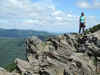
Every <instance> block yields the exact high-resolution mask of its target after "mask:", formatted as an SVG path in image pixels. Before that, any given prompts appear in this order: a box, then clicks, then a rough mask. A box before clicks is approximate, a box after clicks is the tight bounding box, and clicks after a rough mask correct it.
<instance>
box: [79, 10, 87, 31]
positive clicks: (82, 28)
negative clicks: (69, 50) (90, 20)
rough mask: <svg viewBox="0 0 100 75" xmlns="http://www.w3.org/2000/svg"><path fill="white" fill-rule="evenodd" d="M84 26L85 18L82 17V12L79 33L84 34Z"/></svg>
mask: <svg viewBox="0 0 100 75" xmlns="http://www.w3.org/2000/svg"><path fill="white" fill-rule="evenodd" d="M85 24H86V16H85V15H84V12H82V13H81V16H80V25H79V33H81V30H82V32H83V33H84V30H85V27H86V26H85Z"/></svg>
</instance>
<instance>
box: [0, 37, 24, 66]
mask: <svg viewBox="0 0 100 75" xmlns="http://www.w3.org/2000/svg"><path fill="white" fill-rule="evenodd" d="M15 58H21V59H25V47H24V39H23V38H0V66H2V67H4V66H5V65H6V64H9V63H11V62H12V61H14V60H15Z"/></svg>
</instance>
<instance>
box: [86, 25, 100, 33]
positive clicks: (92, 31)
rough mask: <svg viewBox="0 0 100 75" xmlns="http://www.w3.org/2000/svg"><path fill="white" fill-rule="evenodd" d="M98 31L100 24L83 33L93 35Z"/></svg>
mask: <svg viewBox="0 0 100 75" xmlns="http://www.w3.org/2000/svg"><path fill="white" fill-rule="evenodd" d="M98 30H100V24H98V25H95V26H93V27H92V28H89V29H87V30H86V31H85V33H94V32H96V31H98Z"/></svg>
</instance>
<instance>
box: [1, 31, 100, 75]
mask: <svg viewBox="0 0 100 75" xmlns="http://www.w3.org/2000/svg"><path fill="white" fill-rule="evenodd" d="M25 47H26V58H27V60H22V59H19V58H17V59H16V60H15V63H16V69H15V70H14V71H12V72H11V73H10V72H7V71H6V70H5V69H3V68H0V75H100V31H97V32H95V33H90V34H87V35H80V34H63V35H57V36H55V37H49V38H48V39H47V40H46V41H45V42H44V41H42V40H40V39H39V38H37V37H34V36H33V37H31V38H28V39H26V40H25Z"/></svg>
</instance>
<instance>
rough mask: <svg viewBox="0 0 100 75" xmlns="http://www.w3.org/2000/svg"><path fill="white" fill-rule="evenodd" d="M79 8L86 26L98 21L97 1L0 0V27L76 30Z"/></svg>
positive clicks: (98, 3) (59, 30) (58, 30)
mask: <svg viewBox="0 0 100 75" xmlns="http://www.w3.org/2000/svg"><path fill="white" fill-rule="evenodd" d="M82 11H83V12H85V15H86V17H87V23H86V25H87V28H89V27H92V26H94V25H96V24H100V15H99V14H100V0H1V1H0V28H6V29H26V30H27V29H31V30H39V31H48V32H64V33H65V32H78V27H79V16H80V13H81V12H82Z"/></svg>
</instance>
